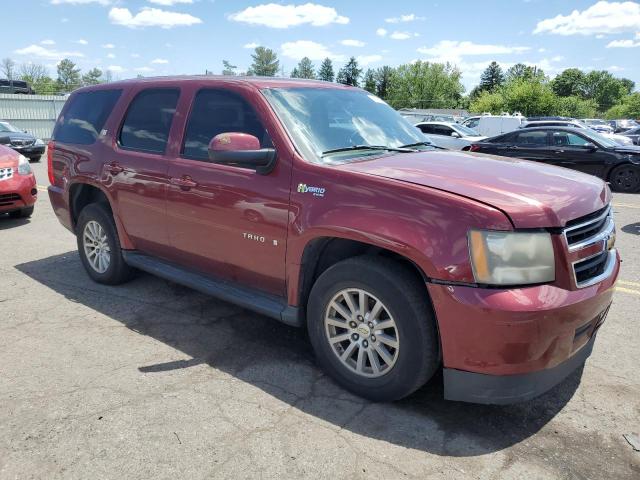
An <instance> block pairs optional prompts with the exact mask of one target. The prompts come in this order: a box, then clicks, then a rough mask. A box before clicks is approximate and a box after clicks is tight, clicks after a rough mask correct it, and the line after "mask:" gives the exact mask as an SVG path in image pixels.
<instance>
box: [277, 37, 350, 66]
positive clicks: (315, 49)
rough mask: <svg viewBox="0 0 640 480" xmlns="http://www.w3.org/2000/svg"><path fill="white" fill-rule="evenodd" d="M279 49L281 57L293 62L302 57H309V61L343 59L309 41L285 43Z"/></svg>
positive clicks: (318, 44) (323, 46)
mask: <svg viewBox="0 0 640 480" xmlns="http://www.w3.org/2000/svg"><path fill="white" fill-rule="evenodd" d="M280 49H281V50H282V55H284V56H285V57H289V58H292V59H294V60H300V59H301V58H302V57H309V58H310V59H311V60H323V59H325V58H327V57H329V58H330V59H332V60H338V61H343V60H344V59H345V56H344V55H339V54H335V53H333V52H331V51H330V50H329V49H328V48H327V47H326V46H325V45H323V44H321V43H316V42H312V41H310V40H298V41H296V42H285V43H283V44H282V45H281V46H280Z"/></svg>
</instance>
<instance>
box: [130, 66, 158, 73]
mask: <svg viewBox="0 0 640 480" xmlns="http://www.w3.org/2000/svg"><path fill="white" fill-rule="evenodd" d="M134 70H135V71H136V72H140V73H149V72H153V71H154V70H153V68H151V67H138V68H134Z"/></svg>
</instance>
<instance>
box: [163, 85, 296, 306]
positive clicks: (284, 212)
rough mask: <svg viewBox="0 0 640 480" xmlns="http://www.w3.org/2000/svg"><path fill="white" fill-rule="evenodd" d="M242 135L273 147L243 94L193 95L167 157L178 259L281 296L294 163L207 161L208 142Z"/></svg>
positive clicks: (171, 229) (172, 236)
mask: <svg viewBox="0 0 640 480" xmlns="http://www.w3.org/2000/svg"><path fill="white" fill-rule="evenodd" d="M228 132H242V133H248V134H251V135H254V136H256V137H257V138H258V139H259V140H260V142H261V145H262V147H271V146H272V144H271V140H270V137H269V134H268V132H267V130H266V128H265V126H264V123H263V122H262V121H261V120H260V118H259V117H258V115H257V114H256V111H255V110H254V109H253V108H252V107H251V105H250V104H249V102H248V101H247V100H246V99H245V98H244V97H243V96H242V94H241V93H239V92H234V91H231V90H226V89H219V88H218V89H202V90H199V91H198V92H197V93H195V95H194V98H193V102H192V104H191V108H190V114H189V118H188V119H187V120H186V127H185V133H184V138H183V139H182V147H181V150H180V154H179V155H178V156H176V157H175V158H173V159H171V161H170V162H169V173H168V176H169V182H170V185H169V188H168V196H167V219H168V230H169V241H170V243H171V245H172V247H173V248H174V255H175V260H176V261H177V262H179V263H180V264H182V265H185V266H188V267H190V268H193V269H196V270H199V271H201V272H204V273H207V274H210V275H213V276H216V277H218V278H221V279H224V280H228V281H233V282H238V283H242V284H243V285H249V286H252V287H254V288H257V289H259V290H262V291H264V292H267V293H271V294H275V295H280V296H284V295H285V293H286V288H285V252H286V240H287V236H286V234H287V223H288V218H289V184H290V176H291V167H290V164H288V163H284V162H282V161H279V160H280V159H279V160H278V162H277V164H276V167H275V168H274V170H273V171H271V172H270V173H269V174H267V175H260V174H258V173H256V171H255V170H254V169H249V168H241V167H235V166H230V165H218V164H213V163H211V162H210V161H209V157H208V150H207V147H208V144H209V141H210V140H211V139H212V138H213V137H214V136H216V135H218V134H220V133H228Z"/></svg>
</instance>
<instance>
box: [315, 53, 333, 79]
mask: <svg viewBox="0 0 640 480" xmlns="http://www.w3.org/2000/svg"><path fill="white" fill-rule="evenodd" d="M334 78H335V73H334V72H333V62H332V61H331V59H330V58H325V59H324V60H323V61H322V63H321V64H320V69H319V70H318V80H324V81H325V82H333V79H334Z"/></svg>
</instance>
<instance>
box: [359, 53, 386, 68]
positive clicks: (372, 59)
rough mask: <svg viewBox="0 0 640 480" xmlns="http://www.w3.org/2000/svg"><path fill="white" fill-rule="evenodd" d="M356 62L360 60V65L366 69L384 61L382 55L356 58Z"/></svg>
mask: <svg viewBox="0 0 640 480" xmlns="http://www.w3.org/2000/svg"><path fill="white" fill-rule="evenodd" d="M356 60H358V63H359V64H360V65H362V66H363V67H366V66H367V65H371V64H372V63H377V62H379V61H380V60H382V55H360V56H358V57H356Z"/></svg>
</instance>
